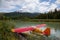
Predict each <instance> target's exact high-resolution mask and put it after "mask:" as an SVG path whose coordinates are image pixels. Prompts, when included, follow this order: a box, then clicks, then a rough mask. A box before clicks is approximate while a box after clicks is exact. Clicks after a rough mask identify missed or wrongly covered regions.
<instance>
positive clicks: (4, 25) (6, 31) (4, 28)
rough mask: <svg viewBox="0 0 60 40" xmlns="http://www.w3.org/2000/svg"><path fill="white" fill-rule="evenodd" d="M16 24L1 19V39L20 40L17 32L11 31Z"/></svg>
mask: <svg viewBox="0 0 60 40" xmlns="http://www.w3.org/2000/svg"><path fill="white" fill-rule="evenodd" d="M14 27H15V26H14V24H13V23H11V22H9V21H0V40H19V39H18V38H17V37H16V34H15V33H13V32H11V29H12V28H14Z"/></svg>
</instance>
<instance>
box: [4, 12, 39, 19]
mask: <svg viewBox="0 0 60 40" xmlns="http://www.w3.org/2000/svg"><path fill="white" fill-rule="evenodd" d="M39 14H40V13H28V12H10V13H5V14H4V15H5V16H6V17H20V18H22V17H28V18H34V17H36V16H38V15H39Z"/></svg>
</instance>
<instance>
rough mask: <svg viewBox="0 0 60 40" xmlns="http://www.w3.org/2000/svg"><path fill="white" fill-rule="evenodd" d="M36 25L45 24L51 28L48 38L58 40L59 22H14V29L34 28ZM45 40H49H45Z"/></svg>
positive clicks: (59, 39)
mask: <svg viewBox="0 0 60 40" xmlns="http://www.w3.org/2000/svg"><path fill="white" fill-rule="evenodd" d="M38 24H47V27H50V28H51V35H50V36H49V38H50V40H60V22H21V21H16V22H15V26H16V27H26V26H34V25H38ZM45 39H46V38H45ZM46 40H49V39H48V38H47V39H46Z"/></svg>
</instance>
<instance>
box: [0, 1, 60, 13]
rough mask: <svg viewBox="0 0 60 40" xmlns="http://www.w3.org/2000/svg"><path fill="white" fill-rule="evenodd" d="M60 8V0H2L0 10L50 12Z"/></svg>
mask: <svg viewBox="0 0 60 40" xmlns="http://www.w3.org/2000/svg"><path fill="white" fill-rule="evenodd" d="M55 8H57V9H58V10H59V9H60V0H0V12H14V11H19V12H40V13H44V12H49V11H51V10H52V11H54V9H55Z"/></svg>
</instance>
